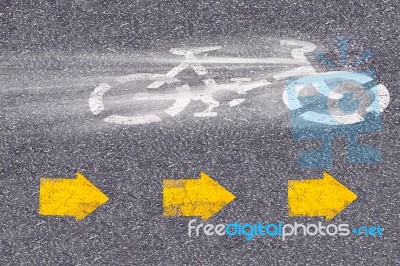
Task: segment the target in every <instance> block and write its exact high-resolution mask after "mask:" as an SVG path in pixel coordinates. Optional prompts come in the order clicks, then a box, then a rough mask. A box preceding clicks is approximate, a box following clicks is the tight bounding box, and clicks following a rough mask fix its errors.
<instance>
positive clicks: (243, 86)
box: [89, 40, 390, 125]
mask: <svg viewBox="0 0 400 266" xmlns="http://www.w3.org/2000/svg"><path fill="white" fill-rule="evenodd" d="M280 44H281V45H282V46H300V47H299V48H294V49H292V50H291V55H292V56H293V58H231V57H204V58H196V56H195V55H196V54H201V53H206V52H209V51H215V50H219V49H221V48H222V47H221V46H209V47H194V48H172V49H170V52H171V53H173V54H175V55H180V56H183V57H184V59H183V61H182V62H181V63H180V64H179V65H177V66H176V67H174V68H173V69H171V70H170V71H168V72H167V73H166V74H153V73H136V74H131V75H126V76H121V77H117V78H116V80H117V81H118V82H120V83H125V82H130V81H135V80H153V82H152V83H151V84H150V85H148V86H147V88H149V89H155V88H159V87H161V86H162V85H164V84H165V83H167V84H170V83H174V82H179V81H180V80H179V79H177V78H175V76H176V75H178V74H179V73H181V72H182V71H183V70H185V69H187V68H191V69H192V70H193V71H194V72H195V73H196V74H197V75H199V76H204V75H206V74H208V71H207V69H206V68H205V67H204V66H203V65H202V64H270V65H277V64H278V65H279V64H283V65H300V66H299V67H297V68H294V69H291V70H288V71H284V72H281V73H278V74H276V75H274V76H273V78H274V79H275V80H284V79H287V78H289V77H298V76H309V75H319V74H322V75H326V73H317V72H316V70H315V69H314V67H313V66H312V65H311V63H310V62H309V61H308V60H307V57H306V56H305V53H310V52H313V51H314V50H315V49H316V45H314V44H312V43H309V42H303V41H296V40H282V41H281V42H280ZM231 81H233V83H229V84H217V83H216V82H215V81H214V80H213V79H206V80H203V82H204V83H205V85H206V89H205V90H203V91H192V90H191V88H190V87H189V86H188V85H183V86H180V87H177V88H176V89H175V92H173V93H164V94H150V93H137V94H135V95H134V97H133V99H134V100H139V101H173V104H172V105H171V106H170V107H169V108H167V109H166V110H164V112H165V113H166V114H168V115H169V116H171V117H173V116H176V115H178V114H179V113H181V112H182V111H183V110H184V109H185V108H186V107H187V106H188V105H189V103H190V102H191V101H195V100H199V101H202V102H203V103H205V104H206V105H207V108H206V109H205V110H204V111H202V112H196V113H194V116H195V117H212V116H216V115H217V113H216V112H213V110H214V108H216V107H218V106H219V105H220V103H219V101H217V100H216V99H214V98H213V93H215V92H218V91H221V90H230V91H235V92H236V93H238V94H239V95H245V94H246V93H247V92H248V91H250V90H253V89H255V88H259V87H262V86H267V85H269V84H270V83H269V82H268V81H267V80H259V81H251V78H232V80H231ZM324 83H325V82H322V83H321V82H320V83H318V84H313V85H314V86H315V88H316V90H317V91H318V92H319V93H322V94H323V95H326V96H327V97H329V98H331V99H340V98H342V97H343V95H341V94H338V93H331V92H330V90H329V87H328V86H327V85H326V84H324ZM110 88H111V86H110V85H109V84H107V83H102V84H100V85H99V86H98V87H96V88H95V90H94V91H93V92H92V93H91V95H90V98H89V107H90V110H91V112H92V113H93V114H94V115H98V114H100V113H101V112H102V111H103V110H104V105H103V101H102V98H103V95H104V94H105V93H106V92H107V91H108V90H110ZM301 89H303V88H302V87H299V88H296V94H298V92H299V91H300V90H301ZM377 91H378V95H379V97H376V98H375V100H374V101H375V102H374V103H375V104H376V103H377V102H376V101H379V107H380V111H381V112H383V110H384V109H385V108H386V107H387V106H388V104H389V101H390V96H389V92H388V90H387V89H386V87H385V86H384V85H382V84H379V85H378V88H377ZM282 98H283V102H284V103H285V105H286V106H287V107H288V108H292V110H293V109H297V108H301V107H302V106H301V103H300V102H298V104H297V106H296V105H292V106H289V103H288V95H287V91H286V90H284V91H283V94H282ZM244 101H245V98H237V99H234V100H231V101H230V102H229V106H230V107H233V106H237V105H240V104H241V103H243V102H244ZM372 105H373V104H371V106H370V108H371V107H372ZM370 108H369V109H370ZM367 110H368V109H367ZM374 110H376V109H374ZM370 111H371V110H370ZM332 119H334V120H337V121H339V122H340V121H342V122H343V123H356V122H359V121H362V117H361V116H359V115H358V114H354V115H346V116H332ZM360 119H361V120H360ZM104 121H105V122H107V123H115V124H123V125H138V124H147V123H154V122H160V121H161V118H160V117H159V116H157V115H155V114H148V115H139V116H119V115H111V116H109V117H107V118H105V119H104ZM337 121H336V123H337Z"/></svg>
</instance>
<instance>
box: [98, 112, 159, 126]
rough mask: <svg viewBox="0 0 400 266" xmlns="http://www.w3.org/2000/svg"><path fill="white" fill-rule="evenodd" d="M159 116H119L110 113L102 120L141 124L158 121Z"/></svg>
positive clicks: (124, 123)
mask: <svg viewBox="0 0 400 266" xmlns="http://www.w3.org/2000/svg"><path fill="white" fill-rule="evenodd" d="M160 121H161V118H159V117H158V116H156V115H154V114H150V115H138V116H132V117H130V116H120V115H111V116H109V117H107V118H105V119H104V122H107V123H112V124H118V125H141V124H150V123H155V122H160Z"/></svg>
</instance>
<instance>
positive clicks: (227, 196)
mask: <svg viewBox="0 0 400 266" xmlns="http://www.w3.org/2000/svg"><path fill="white" fill-rule="evenodd" d="M163 197H164V201H163V207H164V216H200V217H201V218H202V219H203V220H207V219H209V218H211V217H212V216H213V215H214V214H216V213H217V212H219V211H220V210H221V209H222V208H223V207H225V205H227V204H229V203H230V202H231V201H232V200H234V199H235V196H234V195H233V194H231V193H230V192H229V191H228V190H226V189H225V188H224V187H222V186H221V185H220V184H218V183H217V182H216V181H215V180H214V179H212V178H211V177H209V176H208V175H207V174H206V173H204V172H201V173H200V178H198V179H166V180H164V182H163Z"/></svg>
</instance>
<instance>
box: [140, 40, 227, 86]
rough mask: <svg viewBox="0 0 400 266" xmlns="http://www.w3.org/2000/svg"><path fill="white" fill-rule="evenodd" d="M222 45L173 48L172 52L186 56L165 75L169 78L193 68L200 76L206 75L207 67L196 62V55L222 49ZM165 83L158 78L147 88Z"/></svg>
mask: <svg viewBox="0 0 400 266" xmlns="http://www.w3.org/2000/svg"><path fill="white" fill-rule="evenodd" d="M221 48H222V47H221V46H209V47H194V48H172V49H170V52H171V53H173V54H176V55H181V56H183V57H184V59H183V61H182V63H180V64H179V65H178V66H176V67H174V68H173V69H171V70H170V71H168V72H167V73H166V74H165V76H166V77H167V78H173V77H175V76H176V75H178V74H179V73H181V72H182V71H183V70H184V69H187V68H192V69H193V71H194V72H196V74H197V75H199V76H204V75H206V74H207V73H208V71H207V69H205V68H204V67H203V66H202V65H199V64H198V63H195V62H194V61H195V60H196V57H195V55H196V54H201V53H206V52H210V51H215V50H219V49H221ZM164 84H165V81H163V80H158V81H154V82H153V83H151V84H150V85H149V86H147V88H149V89H156V88H159V87H161V86H162V85H164Z"/></svg>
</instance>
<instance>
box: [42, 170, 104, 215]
mask: <svg viewBox="0 0 400 266" xmlns="http://www.w3.org/2000/svg"><path fill="white" fill-rule="evenodd" d="M107 201H108V197H107V196H106V195H105V194H104V193H103V192H101V191H100V190H99V189H98V188H97V187H96V186H95V185H93V184H92V183H91V182H90V181H89V180H87V179H86V178H85V177H84V176H83V175H82V174H81V173H79V172H78V173H76V178H44V177H42V178H41V179H40V195H39V214H40V215H57V216H73V217H75V218H76V220H78V221H79V220H82V219H83V218H85V217H86V216H87V215H89V214H90V213H92V212H93V211H95V210H96V209H97V208H98V207H99V206H101V205H103V204H104V203H106V202H107Z"/></svg>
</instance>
